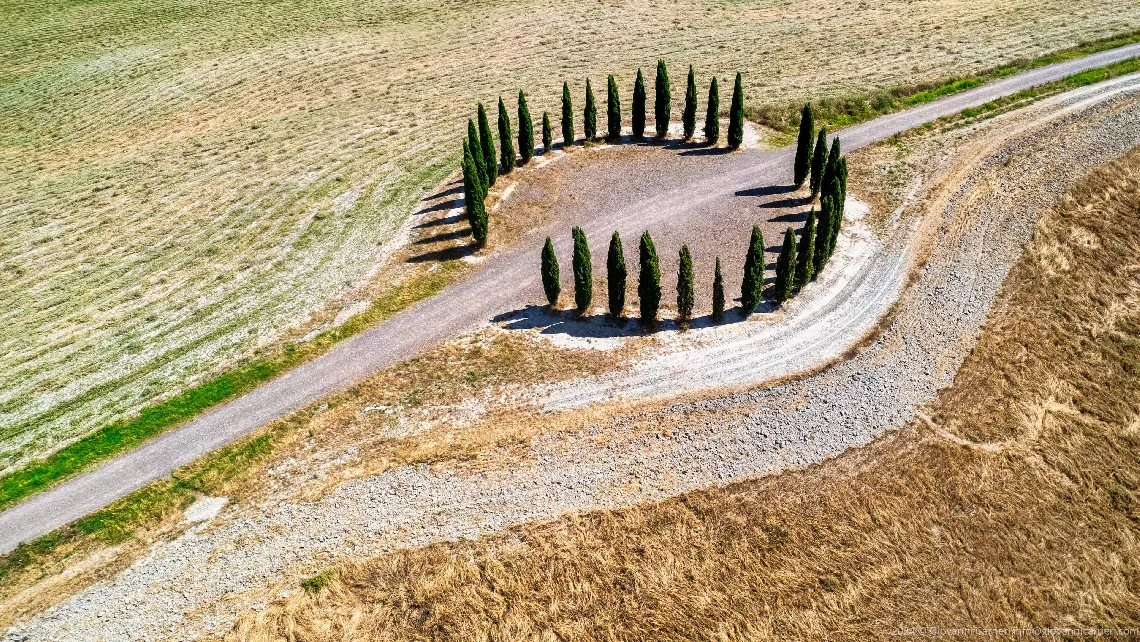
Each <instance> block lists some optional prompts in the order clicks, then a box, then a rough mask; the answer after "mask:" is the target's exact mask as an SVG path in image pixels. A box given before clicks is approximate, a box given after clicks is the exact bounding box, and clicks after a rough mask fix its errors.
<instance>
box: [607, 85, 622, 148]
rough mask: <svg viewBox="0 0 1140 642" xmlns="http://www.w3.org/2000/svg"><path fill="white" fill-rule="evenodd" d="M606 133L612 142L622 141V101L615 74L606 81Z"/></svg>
mask: <svg viewBox="0 0 1140 642" xmlns="http://www.w3.org/2000/svg"><path fill="white" fill-rule="evenodd" d="M606 133H607V134H608V135H609V138H610V140H612V141H615V142H616V141H618V140H620V139H621V99H620V98H618V88H617V82H615V81H614V76H613V74H610V77H609V79H608V80H607V81H606Z"/></svg>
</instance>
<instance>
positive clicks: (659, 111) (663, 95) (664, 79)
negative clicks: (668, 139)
mask: <svg viewBox="0 0 1140 642" xmlns="http://www.w3.org/2000/svg"><path fill="white" fill-rule="evenodd" d="M653 89H654V91H655V92H656V97H655V99H654V101H653V118H654V124H655V125H656V126H657V137H658V138H665V136H667V135H668V134H669V115H670V113H671V112H672V109H673V102H672V101H673V93H672V91H671V90H670V88H669V71H668V70H666V69H665V61H664V60H658V61H657V79H656V80H655V81H654V83H653Z"/></svg>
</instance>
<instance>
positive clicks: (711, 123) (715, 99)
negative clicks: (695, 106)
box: [705, 76, 720, 145]
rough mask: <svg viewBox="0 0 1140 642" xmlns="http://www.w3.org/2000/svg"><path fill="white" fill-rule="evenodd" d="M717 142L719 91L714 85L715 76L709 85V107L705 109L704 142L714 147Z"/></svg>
mask: <svg viewBox="0 0 1140 642" xmlns="http://www.w3.org/2000/svg"><path fill="white" fill-rule="evenodd" d="M718 140H720V89H719V88H718V87H717V84H716V76H713V79H712V83H711V84H709V106H708V108H707V109H705V142H707V143H708V144H709V145H716V142H717V141H718Z"/></svg>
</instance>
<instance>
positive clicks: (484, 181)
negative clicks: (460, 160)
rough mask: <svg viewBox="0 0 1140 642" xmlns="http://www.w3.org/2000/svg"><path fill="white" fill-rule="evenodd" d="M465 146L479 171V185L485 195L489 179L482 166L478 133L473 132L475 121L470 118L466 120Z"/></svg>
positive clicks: (481, 146)
mask: <svg viewBox="0 0 1140 642" xmlns="http://www.w3.org/2000/svg"><path fill="white" fill-rule="evenodd" d="M467 146H468V147H469V148H470V149H471V159H472V160H473V161H474V162H475V169H477V170H478V171H479V179H480V180H479V183H480V185H481V186H482V188H483V192H484V193H485V192H486V191H487V187H488V185H489V182H490V179H491V177H490V176H488V174H487V168H486V167H485V166H484V165H483V145H482V143H480V142H479V132H477V131H476V130H475V121H473V120H471V119H470V118H468V119H467Z"/></svg>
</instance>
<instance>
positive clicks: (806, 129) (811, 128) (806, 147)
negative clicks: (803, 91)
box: [795, 103, 815, 189]
mask: <svg viewBox="0 0 1140 642" xmlns="http://www.w3.org/2000/svg"><path fill="white" fill-rule="evenodd" d="M814 141H815V117H814V116H813V115H812V113H811V103H808V104H806V105H804V111H803V113H802V114H800V139H799V145H798V146H797V147H796V165H795V185H796V189H799V188H801V187H803V186H804V181H805V180H807V177H808V174H809V173H810V172H811V150H812V143H813V142H814Z"/></svg>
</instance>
